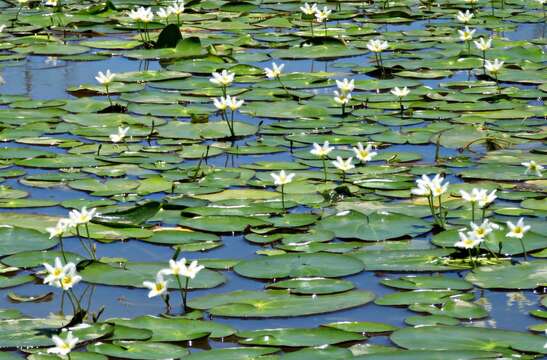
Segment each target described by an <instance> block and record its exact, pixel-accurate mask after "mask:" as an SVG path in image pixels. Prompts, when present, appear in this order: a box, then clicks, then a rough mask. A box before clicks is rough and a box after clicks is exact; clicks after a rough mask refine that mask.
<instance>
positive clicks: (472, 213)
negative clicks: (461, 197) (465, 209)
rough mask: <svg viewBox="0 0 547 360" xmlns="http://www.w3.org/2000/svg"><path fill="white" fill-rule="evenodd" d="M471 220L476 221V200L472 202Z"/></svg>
mask: <svg viewBox="0 0 547 360" xmlns="http://www.w3.org/2000/svg"><path fill="white" fill-rule="evenodd" d="M471 221H472V222H475V202H474V201H472V202H471Z"/></svg>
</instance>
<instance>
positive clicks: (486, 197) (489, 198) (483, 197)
mask: <svg viewBox="0 0 547 360" xmlns="http://www.w3.org/2000/svg"><path fill="white" fill-rule="evenodd" d="M496 191H498V190H496V189H494V190H492V191H490V193H488V190H486V189H484V191H481V193H480V196H479V207H481V208H483V207H485V206H488V205H490V204H491V203H492V202H494V200H496V199H497V198H498V197H497V196H496Z"/></svg>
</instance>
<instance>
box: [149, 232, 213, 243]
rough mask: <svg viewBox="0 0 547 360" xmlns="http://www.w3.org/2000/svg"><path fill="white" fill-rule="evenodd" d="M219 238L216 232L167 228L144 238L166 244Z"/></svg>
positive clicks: (198, 241) (151, 241)
mask: <svg viewBox="0 0 547 360" xmlns="http://www.w3.org/2000/svg"><path fill="white" fill-rule="evenodd" d="M218 240H219V237H218V236H217V235H214V234H209V233H203V232H199V231H188V230H183V229H167V228H165V229H159V230H155V231H154V233H153V235H152V236H151V237H149V238H146V239H143V241H146V242H150V243H154V244H165V245H181V244H190V243H200V242H206V241H218Z"/></svg>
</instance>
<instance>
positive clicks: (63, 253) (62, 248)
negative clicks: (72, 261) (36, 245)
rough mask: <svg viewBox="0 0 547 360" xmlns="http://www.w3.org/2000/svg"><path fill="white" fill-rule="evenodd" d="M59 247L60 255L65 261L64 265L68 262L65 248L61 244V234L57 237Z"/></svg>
mask: <svg viewBox="0 0 547 360" xmlns="http://www.w3.org/2000/svg"><path fill="white" fill-rule="evenodd" d="M59 245H60V246H61V254H62V255H63V260H64V261H65V264H66V263H67V262H68V261H67V259H66V254H65V246H64V244H63V234H60V235H59Z"/></svg>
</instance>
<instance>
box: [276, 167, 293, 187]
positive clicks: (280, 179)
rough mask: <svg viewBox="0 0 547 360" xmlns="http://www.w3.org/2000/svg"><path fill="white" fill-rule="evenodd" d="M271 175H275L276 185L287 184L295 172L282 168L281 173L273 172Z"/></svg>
mask: <svg viewBox="0 0 547 360" xmlns="http://www.w3.org/2000/svg"><path fill="white" fill-rule="evenodd" d="M270 175H271V176H272V177H273V179H274V184H275V185H286V184H288V183H290V182H291V181H292V179H293V177H294V175H295V174H294V173H290V174H287V173H285V170H281V171H280V172H279V174H276V173H271V174H270Z"/></svg>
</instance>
